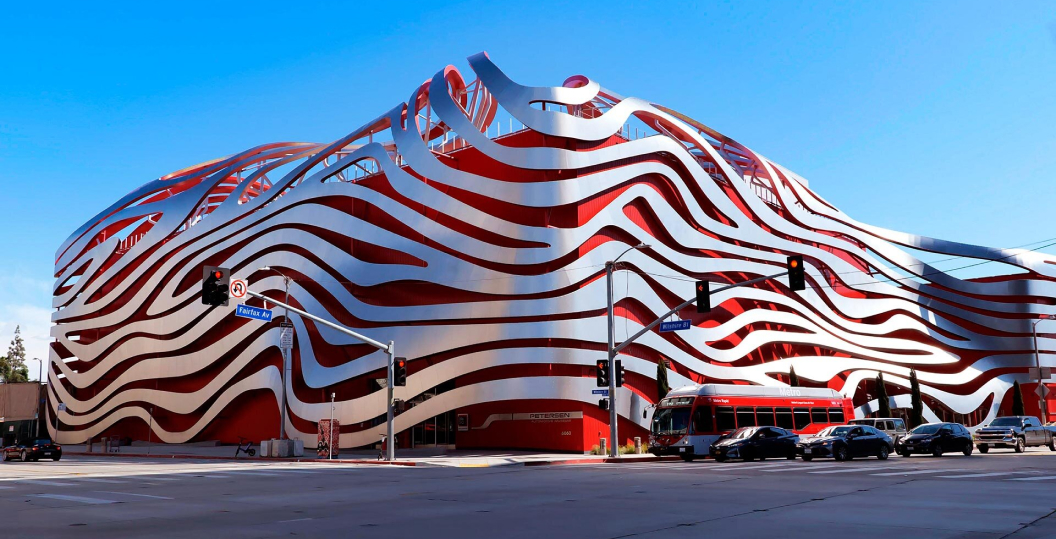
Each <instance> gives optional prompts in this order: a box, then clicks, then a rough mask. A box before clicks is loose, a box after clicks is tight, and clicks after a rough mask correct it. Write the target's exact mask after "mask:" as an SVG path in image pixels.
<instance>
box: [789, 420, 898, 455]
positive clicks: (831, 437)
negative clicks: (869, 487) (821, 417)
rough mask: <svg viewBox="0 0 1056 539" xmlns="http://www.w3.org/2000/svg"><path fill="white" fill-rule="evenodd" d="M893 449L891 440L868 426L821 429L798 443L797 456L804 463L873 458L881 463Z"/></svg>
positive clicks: (841, 426) (893, 444) (842, 426)
mask: <svg viewBox="0 0 1056 539" xmlns="http://www.w3.org/2000/svg"><path fill="white" fill-rule="evenodd" d="M894 448H895V443H894V441H892V440H891V437H890V436H888V435H887V434H886V433H884V432H882V431H880V430H877V429H875V428H873V427H870V426H869V425H840V426H837V427H828V428H826V429H823V430H822V431H821V432H819V433H818V434H817V435H816V436H814V437H811V438H809V439H807V440H804V441H802V442H800V443H799V445H798V446H797V448H796V453H798V454H799V455H800V456H801V457H802V458H803V460H805V461H810V460H813V459H814V457H832V458H834V459H836V460H850V459H852V458H854V457H874V456H875V457H876V458H878V459H880V460H884V459H886V458H887V456H888V455H889V454H891V452H892V451H893V450H894Z"/></svg>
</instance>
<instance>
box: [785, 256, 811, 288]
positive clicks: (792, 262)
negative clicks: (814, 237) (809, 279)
mask: <svg viewBox="0 0 1056 539" xmlns="http://www.w3.org/2000/svg"><path fill="white" fill-rule="evenodd" d="M788 287H789V288H791V289H792V290H804V289H806V288H807V284H806V278H805V277H804V275H803V255H795V256H790V257H788Z"/></svg>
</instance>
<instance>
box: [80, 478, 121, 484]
mask: <svg viewBox="0 0 1056 539" xmlns="http://www.w3.org/2000/svg"><path fill="white" fill-rule="evenodd" d="M71 479H75V480H77V481H88V482H89V483H127V482H128V481H118V480H117V479H100V478H98V477H73V478H71Z"/></svg>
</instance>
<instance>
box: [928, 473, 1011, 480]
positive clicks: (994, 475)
mask: <svg viewBox="0 0 1056 539" xmlns="http://www.w3.org/2000/svg"><path fill="white" fill-rule="evenodd" d="M1021 473H1027V472H989V473H969V474H962V475H940V476H938V477H941V478H942V479H969V478H973V477H998V476H1001V475H1014V474H1021Z"/></svg>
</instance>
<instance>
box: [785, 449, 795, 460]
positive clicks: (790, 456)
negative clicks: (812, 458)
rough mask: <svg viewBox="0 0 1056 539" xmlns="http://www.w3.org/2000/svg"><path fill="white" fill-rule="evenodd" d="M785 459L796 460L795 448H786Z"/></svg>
mask: <svg viewBox="0 0 1056 539" xmlns="http://www.w3.org/2000/svg"><path fill="white" fill-rule="evenodd" d="M785 459H786V460H796V450H795V449H789V450H788V454H787V455H785Z"/></svg>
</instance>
